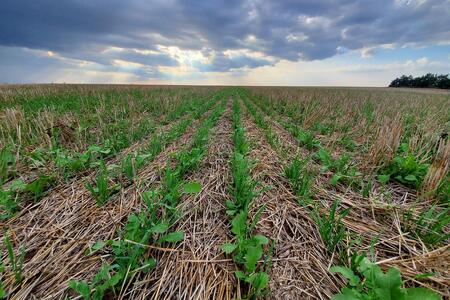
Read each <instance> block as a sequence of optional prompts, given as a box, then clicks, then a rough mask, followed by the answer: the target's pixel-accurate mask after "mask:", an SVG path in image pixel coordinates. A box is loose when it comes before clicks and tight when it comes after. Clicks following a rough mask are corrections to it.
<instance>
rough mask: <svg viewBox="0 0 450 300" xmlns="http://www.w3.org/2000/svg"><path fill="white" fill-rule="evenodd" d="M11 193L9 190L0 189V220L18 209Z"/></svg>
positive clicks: (8, 216) (10, 215)
mask: <svg viewBox="0 0 450 300" xmlns="http://www.w3.org/2000/svg"><path fill="white" fill-rule="evenodd" d="M13 194H14V193H13V192H12V191H11V190H7V191H4V190H2V189H1V190H0V208H1V211H2V213H1V214H0V220H4V219H8V218H10V217H12V216H13V215H14V214H15V213H16V212H17V211H18V210H19V204H18V202H17V199H16V198H15V197H14V196H13Z"/></svg>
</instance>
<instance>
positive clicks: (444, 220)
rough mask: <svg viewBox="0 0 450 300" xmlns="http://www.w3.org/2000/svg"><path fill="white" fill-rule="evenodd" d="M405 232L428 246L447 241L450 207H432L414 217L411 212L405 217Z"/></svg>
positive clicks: (448, 236) (449, 236)
mask: <svg viewBox="0 0 450 300" xmlns="http://www.w3.org/2000/svg"><path fill="white" fill-rule="evenodd" d="M403 217H404V218H403V219H404V220H403V222H402V224H403V225H404V227H405V231H409V232H413V233H414V234H415V235H417V237H419V238H420V240H421V241H422V242H424V243H425V244H427V245H436V244H440V243H443V242H445V241H447V240H448V239H449V238H450V233H449V232H448V230H446V228H447V227H448V225H449V224H450V207H448V205H447V207H446V208H439V207H438V206H437V205H432V206H431V207H430V208H429V209H426V210H423V211H421V212H420V213H419V215H418V216H414V214H413V211H412V210H410V211H408V212H407V213H405V214H404V216H403Z"/></svg>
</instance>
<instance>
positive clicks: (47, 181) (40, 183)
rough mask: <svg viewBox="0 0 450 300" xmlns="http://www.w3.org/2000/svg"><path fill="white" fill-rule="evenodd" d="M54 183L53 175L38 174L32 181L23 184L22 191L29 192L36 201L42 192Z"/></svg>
mask: <svg viewBox="0 0 450 300" xmlns="http://www.w3.org/2000/svg"><path fill="white" fill-rule="evenodd" d="M55 183H56V178H55V176H53V175H39V177H38V178H37V179H35V180H33V181H32V182H30V183H28V184H26V185H25V188H24V191H25V192H29V193H31V195H32V196H33V198H34V201H38V200H39V199H41V198H42V196H43V195H44V192H45V191H46V190H48V189H49V188H50V187H51V186H53V185H54V184H55Z"/></svg>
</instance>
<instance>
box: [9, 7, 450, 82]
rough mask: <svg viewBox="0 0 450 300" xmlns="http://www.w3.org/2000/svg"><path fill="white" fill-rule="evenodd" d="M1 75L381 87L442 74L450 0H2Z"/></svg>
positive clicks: (446, 64)
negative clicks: (401, 78)
mask: <svg viewBox="0 0 450 300" xmlns="http://www.w3.org/2000/svg"><path fill="white" fill-rule="evenodd" d="M0 7H1V8H0V83H49V82H54V83H62V82H66V83H139V84H220V85H289V86H293V85H294V86H311V85H314V86H386V85H388V84H389V82H390V81H391V80H392V79H394V78H395V77H398V76H400V75H402V74H408V75H409V74H411V75H414V76H418V75H423V74H425V73H428V72H431V73H443V74H448V73H450V0H394V1H387V0H278V1H277V0H273V1H268V0H242V1H239V0H223V1H218V0H208V1H181V0H156V1H153V0H128V1H124V0H96V1H95V0H60V1H55V0H39V1H30V0H2V1H1V4H0Z"/></svg>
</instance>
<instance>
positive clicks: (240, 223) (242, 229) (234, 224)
mask: <svg viewBox="0 0 450 300" xmlns="http://www.w3.org/2000/svg"><path fill="white" fill-rule="evenodd" d="M246 231H247V213H246V212H245V211H242V212H240V213H239V214H237V215H236V216H235V217H234V218H233V220H232V221H231V232H233V233H234V234H235V235H236V236H238V237H241V236H244V235H245V233H246Z"/></svg>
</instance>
